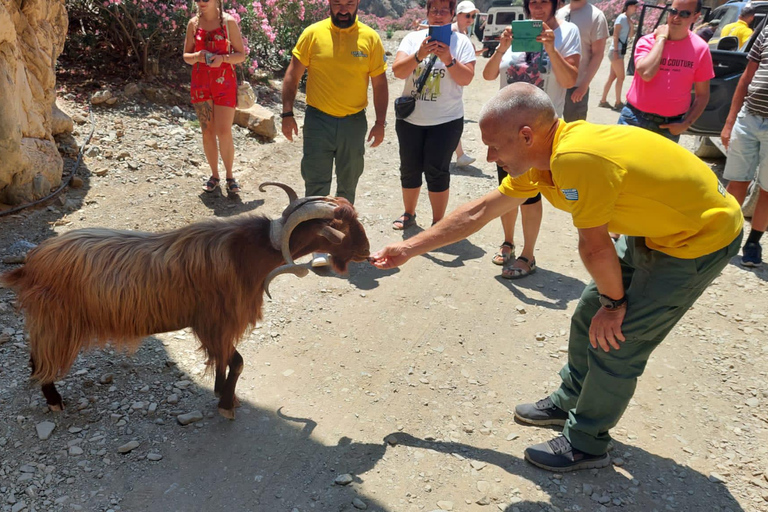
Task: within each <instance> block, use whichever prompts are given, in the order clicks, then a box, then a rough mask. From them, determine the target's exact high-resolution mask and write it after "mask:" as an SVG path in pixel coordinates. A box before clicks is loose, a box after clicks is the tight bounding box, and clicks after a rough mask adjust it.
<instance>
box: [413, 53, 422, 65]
mask: <svg viewBox="0 0 768 512" xmlns="http://www.w3.org/2000/svg"><path fill="white" fill-rule="evenodd" d="M413 60H415V61H416V64H421V61H422V59H420V58H419V52H416V53H414V54H413Z"/></svg>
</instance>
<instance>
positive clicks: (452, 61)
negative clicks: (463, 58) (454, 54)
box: [445, 59, 456, 69]
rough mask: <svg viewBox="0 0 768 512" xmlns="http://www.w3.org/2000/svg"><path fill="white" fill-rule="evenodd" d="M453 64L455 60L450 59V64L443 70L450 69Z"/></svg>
mask: <svg viewBox="0 0 768 512" xmlns="http://www.w3.org/2000/svg"><path fill="white" fill-rule="evenodd" d="M455 64H456V59H451V63H450V64H448V65H447V66H445V69H448V68H449V67H451V66H453V65H455Z"/></svg>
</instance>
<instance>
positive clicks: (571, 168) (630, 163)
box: [499, 121, 744, 259]
mask: <svg viewBox="0 0 768 512" xmlns="http://www.w3.org/2000/svg"><path fill="white" fill-rule="evenodd" d="M550 169H551V171H542V170H539V169H530V170H529V171H528V172H526V173H525V174H523V175H521V176H518V177H517V178H514V179H513V178H511V177H510V176H507V177H506V178H505V179H504V181H503V182H502V183H501V185H500V186H499V191H500V192H501V193H502V194H505V195H508V196H511V197H533V196H535V195H536V193H537V192H541V193H542V195H543V196H544V197H546V198H547V199H548V200H549V202H551V203H552V205H553V206H554V207H555V208H558V209H560V210H564V211H566V212H569V213H570V214H571V215H572V216H573V224H574V226H576V227H577V228H581V229H587V228H593V227H597V226H602V225H603V224H608V229H609V230H610V231H612V232H614V233H621V234H624V235H630V236H642V237H645V239H646V245H647V246H648V247H649V248H651V249H655V250H657V251H661V252H663V253H665V254H669V255H670V256H674V257H676V258H682V259H693V258H698V257H700V256H703V255H705V254H709V253H712V252H715V251H717V250H719V249H722V248H723V247H725V246H726V245H728V244H729V243H731V242H732V241H733V239H734V238H736V235H738V234H739V232H740V231H741V229H742V224H743V222H744V218H743V217H742V215H741V208H740V207H739V204H738V202H737V201H736V199H734V197H733V196H731V195H730V194H728V193H727V192H726V191H725V188H724V187H723V186H722V185H721V184H720V182H719V181H718V179H717V176H715V173H713V172H712V171H711V170H710V168H709V167H707V165H706V164H705V163H704V162H702V161H701V160H699V158H698V157H696V156H695V155H694V154H693V153H691V152H690V151H688V150H687V149H685V148H682V147H680V146H679V145H677V144H676V143H674V142H672V141H670V140H668V139H666V138H664V137H662V136H660V135H657V134H654V133H652V132H650V131H648V130H645V129H643V128H637V127H634V126H619V125H608V126H605V125H597V124H590V123H587V122H585V121H577V122H574V123H565V122H563V121H561V122H560V126H559V127H558V129H557V133H556V135H555V140H554V143H553V145H552V158H551V159H550Z"/></svg>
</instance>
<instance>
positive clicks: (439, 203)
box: [429, 189, 450, 224]
mask: <svg viewBox="0 0 768 512" xmlns="http://www.w3.org/2000/svg"><path fill="white" fill-rule="evenodd" d="M449 195H450V189H448V190H444V191H443V192H430V193H429V203H430V204H431V205H432V224H435V223H436V222H438V221H439V220H440V219H442V218H443V217H444V216H445V210H446V208H448V196H449Z"/></svg>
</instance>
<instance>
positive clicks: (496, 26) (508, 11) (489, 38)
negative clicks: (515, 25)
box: [481, 0, 525, 57]
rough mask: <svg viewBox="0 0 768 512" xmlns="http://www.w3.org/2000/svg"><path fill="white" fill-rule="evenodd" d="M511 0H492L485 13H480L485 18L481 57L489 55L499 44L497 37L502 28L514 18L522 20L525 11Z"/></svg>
mask: <svg viewBox="0 0 768 512" xmlns="http://www.w3.org/2000/svg"><path fill="white" fill-rule="evenodd" d="M515 3H516V2H515V1H513V0H493V2H492V3H491V7H490V8H489V9H488V12H487V13H483V14H481V16H484V17H485V18H486V21H485V29H484V30H483V57H490V56H491V55H492V54H493V52H494V51H495V50H496V47H497V46H499V37H500V36H501V33H502V32H503V31H504V29H505V28H506V27H508V26H510V25H511V24H512V22H513V21H515V20H524V19H525V11H524V10H523V6H522V5H513V4H515Z"/></svg>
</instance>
